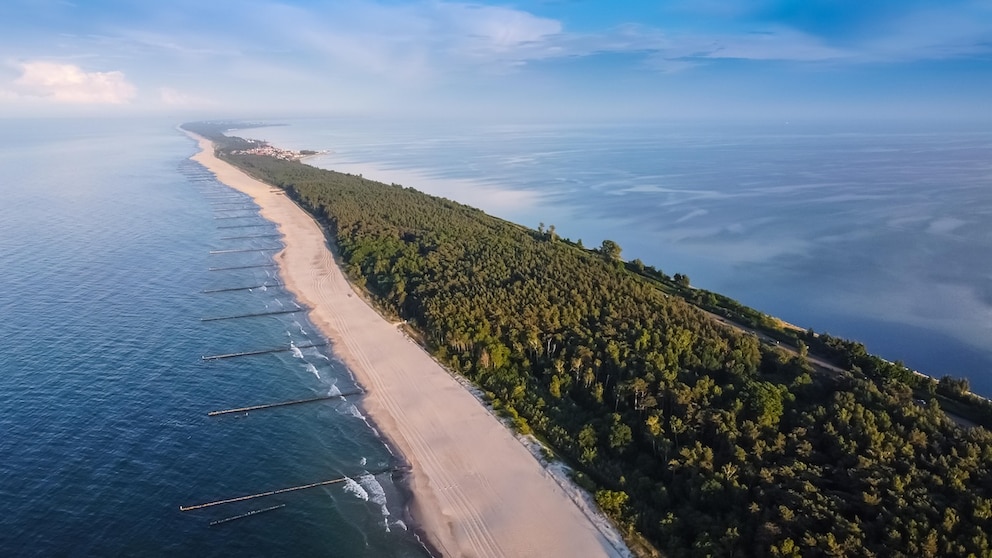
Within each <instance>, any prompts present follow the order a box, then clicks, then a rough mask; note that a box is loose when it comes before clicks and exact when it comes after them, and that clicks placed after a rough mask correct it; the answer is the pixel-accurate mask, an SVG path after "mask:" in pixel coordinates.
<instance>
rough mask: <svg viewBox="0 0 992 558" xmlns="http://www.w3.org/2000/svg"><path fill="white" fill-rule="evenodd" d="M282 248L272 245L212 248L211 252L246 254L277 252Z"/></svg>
mask: <svg viewBox="0 0 992 558" xmlns="http://www.w3.org/2000/svg"><path fill="white" fill-rule="evenodd" d="M279 250H282V246H272V247H269V248H238V249H232V250H211V251H210V253H211V254H244V253H248V252H277V251H279Z"/></svg>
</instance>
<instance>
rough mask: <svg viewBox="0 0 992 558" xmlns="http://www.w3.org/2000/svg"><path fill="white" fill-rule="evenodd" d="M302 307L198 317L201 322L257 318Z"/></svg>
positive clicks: (288, 312) (295, 310)
mask: <svg viewBox="0 0 992 558" xmlns="http://www.w3.org/2000/svg"><path fill="white" fill-rule="evenodd" d="M304 310H305V309H304V308H294V309H292V310H275V311H273V312H256V313H254V314H238V315H237V316H216V317H212V318H200V321H201V322H219V321H221V320H237V319H239V318H257V317H259V316H278V315H279V314H295V313H297V312H303V311H304Z"/></svg>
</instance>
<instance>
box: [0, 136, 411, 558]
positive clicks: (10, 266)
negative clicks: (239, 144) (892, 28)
mask: <svg viewBox="0 0 992 558" xmlns="http://www.w3.org/2000/svg"><path fill="white" fill-rule="evenodd" d="M175 124H176V123H175V122H162V121H123V120H121V121H114V120H111V121H95V120H92V121H91V120H85V121H84V120H75V121H74V120H32V121H28V120H9V121H5V122H4V124H3V126H2V127H0V175H2V176H3V180H2V181H0V231H2V234H0V317H2V320H0V339H2V343H0V502H2V510H3V512H2V513H0V555H3V556H138V555H140V556H376V557H378V556H426V555H427V552H426V551H425V549H424V547H423V545H422V544H421V543H420V541H419V540H418V538H417V537H416V536H415V534H414V533H413V532H412V531H411V530H408V526H407V523H408V521H405V519H406V518H405V517H404V515H405V508H406V502H407V495H406V494H405V492H404V489H403V485H402V478H401V474H400V473H396V474H394V473H392V472H385V473H379V474H377V473H378V472H379V471H382V470H385V469H390V468H393V467H395V466H397V465H400V464H401V461H400V460H399V459H398V458H397V457H396V456H394V455H393V454H392V453H391V452H390V450H389V448H387V446H386V445H385V443H384V442H383V440H382V439H381V438H380V437H379V436H378V434H377V432H376V431H375V430H374V429H373V427H372V426H371V425H369V424H368V423H367V422H366V420H365V419H364V417H363V415H362V413H361V407H360V398H359V397H347V398H337V399H333V400H329V401H326V402H320V403H312V404H307V405H300V406H295V407H285V408H279V409H271V410H266V411H256V412H251V413H248V414H238V415H235V416H223V417H213V418H212V417H208V416H207V412H208V411H212V410H218V409H226V408H231V407H240V406H245V405H250V404H257V403H267V402H277V401H284V400H291V399H302V398H307V397H314V396H318V395H324V394H329V393H335V392H334V391H333V390H341V391H344V392H348V391H351V390H352V389H354V388H355V381H354V379H353V378H352V377H351V376H350V374H349V373H348V371H347V369H346V368H345V367H344V366H343V365H342V364H341V363H340V362H339V361H338V360H337V359H336V358H335V356H334V354H333V351H332V347H320V348H309V349H301V350H298V351H290V352H281V353H273V354H267V355H260V356H254V357H244V358H232V359H226V360H216V361H204V360H202V359H201V357H202V356H204V355H212V354H220V353H230V352H237V351H246V350H253V349H261V348H269V347H280V346H287V345H288V344H290V343H293V344H295V345H299V346H304V345H308V344H314V343H320V342H323V339H321V338H320V336H319V335H318V334H317V332H316V331H315V330H314V327H313V326H312V325H311V324H310V323H309V322H308V321H307V320H306V318H305V316H304V314H300V313H294V314H280V315H272V316H264V317H256V318H247V319H232V320H223V321H207V322H204V321H201V318H204V317H217V316H229V315H236V314H245V313H262V312H272V311H277V310H281V309H292V308H295V307H296V302H295V301H294V299H293V298H292V297H291V296H290V295H288V294H287V293H286V291H284V290H283V289H281V288H278V287H275V286H273V287H270V288H259V289H252V290H245V291H231V292H224V293H212V294H205V293H203V292H202V291H204V290H212V289H222V288H229V287H241V286H251V285H261V284H274V283H276V282H277V281H278V278H277V276H276V275H275V272H274V269H273V268H271V267H252V268H244V269H233V270H227V271H209V270H210V269H211V268H224V267H240V266H255V265H269V264H271V263H272V259H271V256H272V252H224V253H216V254H211V253H210V252H211V251H223V250H248V249H253V248H258V249H263V248H269V247H278V246H280V244H279V242H280V241H279V238H278V237H274V238H273V237H267V238H237V237H246V236H258V235H264V234H273V233H274V232H275V231H274V228H273V226H272V225H271V224H269V223H267V222H265V221H264V220H262V219H261V218H260V217H259V216H258V215H257V211H256V210H257V208H256V207H255V206H254V205H253V204H252V203H251V202H250V200H248V199H246V198H245V197H244V196H241V195H239V194H237V193H235V192H234V191H233V190H230V189H228V188H226V187H224V186H222V185H220V184H218V183H217V182H216V181H215V180H214V179H213V178H212V177H211V176H210V175H208V174H207V173H206V172H205V171H204V169H203V168H202V167H200V166H198V165H196V164H194V163H192V162H190V161H188V160H187V158H188V157H189V156H190V155H191V154H193V153H194V152H195V146H194V144H193V142H192V141H191V140H190V139H189V138H187V137H186V136H184V135H183V134H181V133H180V132H178V131H177V130H176V129H175V127H174V126H175ZM232 210H236V211H232ZM221 217H224V218H221ZM231 217H233V218H231ZM235 227H237V228H235ZM342 476H349V480H348V481H346V482H342V483H339V484H336V485H331V486H326V487H320V488H314V489H309V490H305V491H299V492H292V493H286V494H281V495H277V496H272V497H267V498H262V499H258V500H252V501H245V502H238V503H233V504H227V505H222V506H217V507H213V508H207V509H202V510H196V511H190V512H181V511H180V509H179V508H180V506H181V505H191V504H199V503H203V502H207V501H212V500H217V499H224V498H231V497H235V496H241V495H246V494H253V493H259V492H264V491H269V490H273V489H278V488H283V487H289V486H294V485H302V484H308V483H313V482H316V481H322V480H328V479H334V478H340V477H342ZM281 504H285V507H281V508H278V509H276V510H274V511H271V512H268V513H263V514H259V515H255V516H251V517H247V518H244V519H241V520H238V521H232V522H230V523H226V524H222V525H218V526H214V527H211V526H210V525H209V523H210V522H211V521H215V520H218V519H223V518H227V517H232V516H236V515H239V514H243V513H246V512H249V511H252V510H257V509H262V508H267V507H272V506H277V505H281ZM411 527H412V526H411Z"/></svg>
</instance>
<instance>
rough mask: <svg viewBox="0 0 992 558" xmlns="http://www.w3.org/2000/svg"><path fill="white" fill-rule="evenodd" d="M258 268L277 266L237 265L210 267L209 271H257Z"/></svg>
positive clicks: (274, 265)
mask: <svg viewBox="0 0 992 558" xmlns="http://www.w3.org/2000/svg"><path fill="white" fill-rule="evenodd" d="M258 267H276V264H274V263H271V264H258V265H236V266H234V267H209V268H207V271H230V270H232V269H255V268H258Z"/></svg>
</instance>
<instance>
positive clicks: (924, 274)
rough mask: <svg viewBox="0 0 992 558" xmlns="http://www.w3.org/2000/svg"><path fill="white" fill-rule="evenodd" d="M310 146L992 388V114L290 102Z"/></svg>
mask: <svg viewBox="0 0 992 558" xmlns="http://www.w3.org/2000/svg"><path fill="white" fill-rule="evenodd" d="M278 123H279V124H281V125H280V126H273V127H267V128H259V129H252V130H245V131H243V132H237V133H241V134H243V135H246V136H249V137H253V138H259V139H267V140H269V141H271V142H273V143H274V144H276V145H280V146H283V147H286V148H291V149H312V150H319V151H322V152H323V153H321V155H319V156H316V157H312V158H310V159H309V160H308V162H309V163H310V164H313V165H316V166H319V167H323V168H330V169H335V170H340V171H342V172H350V173H353V174H362V175H363V176H366V177H367V178H373V179H377V180H381V181H383V182H387V183H398V184H402V185H404V186H410V187H414V188H417V189H419V190H422V191H425V192H428V193H431V194H436V195H440V196H443V197H446V198H449V199H453V200H456V201H459V202H462V203H467V204H470V205H474V206H477V207H480V208H481V209H483V210H485V211H487V212H489V213H491V214H494V215H497V216H499V217H503V218H505V219H508V220H511V221H514V222H517V223H520V224H524V225H527V226H530V227H533V228H537V227H538V226H540V225H541V224H543V225H544V226H545V227H549V226H551V225H554V226H555V231H556V233H557V234H558V235H559V236H563V237H566V238H570V239H572V240H582V242H583V244H584V245H585V246H587V247H598V246H599V245H600V244H601V243H602V241H603V240H604V239H610V240H613V241H614V242H617V243H618V244H619V245H620V246H621V248H622V249H623V252H622V256H623V257H624V258H625V259H634V258H637V259H640V260H642V261H643V262H644V263H645V264H647V265H653V266H655V267H657V268H658V269H661V270H662V271H664V272H666V273H668V274H669V275H672V274H675V273H681V274H684V275H687V276H688V277H689V278H690V281H691V283H692V284H693V285H694V286H697V287H701V288H705V289H709V290H713V291H717V292H720V293H722V294H725V295H727V296H730V297H732V298H735V299H737V300H739V301H741V302H743V303H744V304H747V305H749V306H751V307H753V308H756V309H758V310H760V311H762V312H765V313H767V314H771V315H774V316H777V317H779V318H782V319H784V320H786V321H788V322H790V323H793V324H796V325H798V326H800V327H802V328H803V329H813V330H814V331H816V332H826V333H830V334H831V335H836V336H841V337H844V338H848V339H853V340H857V341H860V342H862V343H864V344H865V345H866V346H867V348H868V350H869V351H871V352H872V353H874V354H877V355H879V356H881V357H883V358H885V359H888V360H891V361H900V362H903V363H904V364H906V365H907V366H909V367H911V368H913V369H916V370H919V371H921V372H923V373H926V374H929V375H931V376H934V377H941V376H944V375H953V376H958V377H966V378H968V379H969V381H970V385H971V388H972V389H973V390H974V391H975V392H976V393H979V394H982V395H985V396H992V126H989V123H988V121H987V120H986V121H982V122H974V123H946V122H934V121H924V120H919V121H899V122H895V121H885V122H872V121H836V120H834V121H809V122H785V121H775V122H767V121H762V122H735V123H726V122H719V123H717V122H684V121H680V122H651V121H645V122H638V123H625V124H616V123H597V124H581V125H579V124H565V125H563V124H539V123H524V124H515V123H492V122H488V123H475V124H469V123H466V122H442V121H433V122H425V121H422V120H420V121H410V120H393V121H387V120H369V119H346V118H335V119H328V118H325V119H318V118H309V119H288V120H286V119H284V120H279V121H278Z"/></svg>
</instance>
